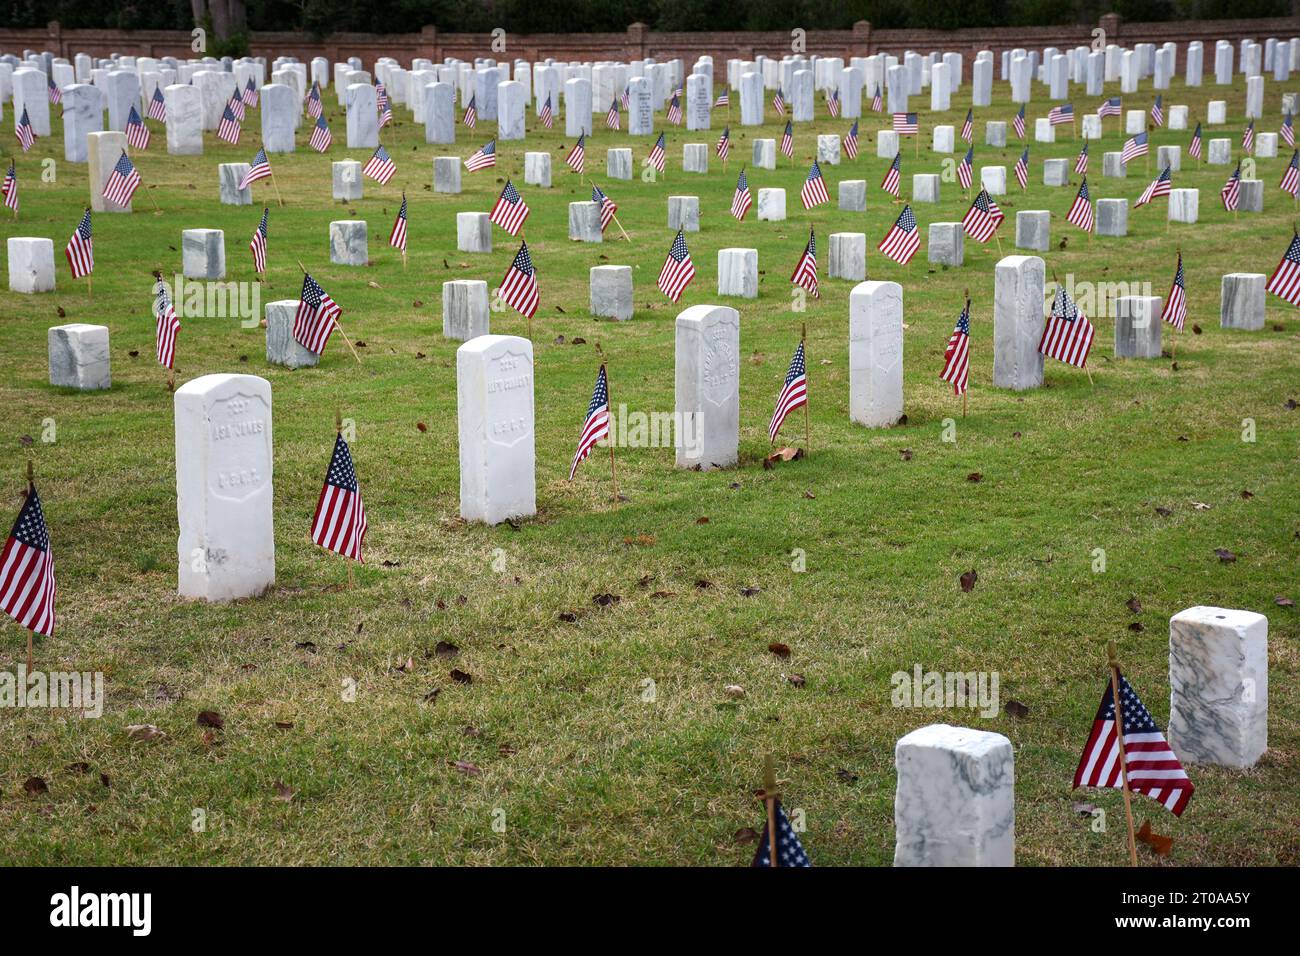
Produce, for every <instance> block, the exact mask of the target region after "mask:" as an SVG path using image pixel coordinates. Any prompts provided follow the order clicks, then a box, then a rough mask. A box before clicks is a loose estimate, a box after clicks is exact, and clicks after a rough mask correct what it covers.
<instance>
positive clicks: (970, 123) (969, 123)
mask: <svg viewBox="0 0 1300 956" xmlns="http://www.w3.org/2000/svg"><path fill="white" fill-rule="evenodd" d="M961 138H962V139H964V140H965V141H966V142H968V143H974V141H975V111H974V110H973V109H971V110H967V111H966V119H965V120H963V121H962V124H961Z"/></svg>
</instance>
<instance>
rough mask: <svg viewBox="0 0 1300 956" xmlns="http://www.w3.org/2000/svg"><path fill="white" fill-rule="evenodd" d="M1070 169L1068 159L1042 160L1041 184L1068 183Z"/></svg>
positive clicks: (1063, 184) (1059, 184)
mask: <svg viewBox="0 0 1300 956" xmlns="http://www.w3.org/2000/svg"><path fill="white" fill-rule="evenodd" d="M1070 169H1071V166H1070V161H1069V160H1068V159H1045V160H1043V185H1044V186H1068V185H1069V184H1070Z"/></svg>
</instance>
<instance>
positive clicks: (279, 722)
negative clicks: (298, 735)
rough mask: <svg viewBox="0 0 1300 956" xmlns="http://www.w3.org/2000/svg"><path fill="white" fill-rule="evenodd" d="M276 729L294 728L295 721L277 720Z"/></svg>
mask: <svg viewBox="0 0 1300 956" xmlns="http://www.w3.org/2000/svg"><path fill="white" fill-rule="evenodd" d="M275 729H276V730H293V721H292V720H277V721H276V722H275Z"/></svg>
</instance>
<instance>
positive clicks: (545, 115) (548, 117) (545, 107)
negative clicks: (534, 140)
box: [537, 93, 555, 129]
mask: <svg viewBox="0 0 1300 956" xmlns="http://www.w3.org/2000/svg"><path fill="white" fill-rule="evenodd" d="M537 116H538V118H539V119H540V120H541V121H542V125H543V126H545V127H546V128H547V129H550V128H551V127H552V126H554V125H555V114H554V113H552V112H551V96H550V94H549V93H548V94H547V95H546V102H545V103H543V104H542V111H541V112H540V113H538V114H537Z"/></svg>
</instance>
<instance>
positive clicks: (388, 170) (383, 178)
mask: <svg viewBox="0 0 1300 956" xmlns="http://www.w3.org/2000/svg"><path fill="white" fill-rule="evenodd" d="M396 172H397V165H396V164H395V163H394V162H393V157H391V156H389V155H388V150H386V149H384V147H383V146H379V147H377V148H376V149H375V151H374V153H373V155H371V157H370V159H368V160H367V161H366V165H365V166H364V167H362V169H361V174H362V175H363V176H369V177H370V178H371V179H373V180H374V181H375V182H377V183H379V185H381V186H387V185H388V181H389V180H390V179H392V178H393V174H394V173H396Z"/></svg>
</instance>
